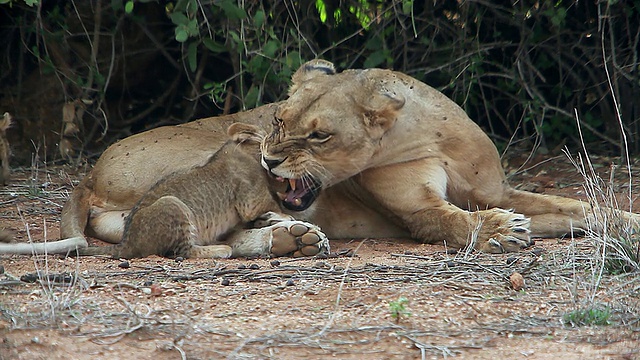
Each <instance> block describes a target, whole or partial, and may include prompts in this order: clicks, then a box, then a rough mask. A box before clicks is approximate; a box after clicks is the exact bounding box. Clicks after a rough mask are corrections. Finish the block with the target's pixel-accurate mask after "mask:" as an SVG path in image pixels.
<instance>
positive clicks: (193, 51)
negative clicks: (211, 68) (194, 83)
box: [187, 41, 198, 72]
mask: <svg viewBox="0 0 640 360" xmlns="http://www.w3.org/2000/svg"><path fill="white" fill-rule="evenodd" d="M187 62H188V63H189V70H191V72H195V71H196V70H197V69H198V43H196V42H195V41H194V42H192V43H191V44H189V47H188V48H187Z"/></svg>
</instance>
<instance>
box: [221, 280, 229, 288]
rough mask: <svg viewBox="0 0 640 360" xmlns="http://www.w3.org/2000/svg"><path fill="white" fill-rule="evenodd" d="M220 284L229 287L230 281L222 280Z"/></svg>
mask: <svg viewBox="0 0 640 360" xmlns="http://www.w3.org/2000/svg"><path fill="white" fill-rule="evenodd" d="M220 284H222V285H223V286H229V285H231V281H229V279H222V281H221V282H220Z"/></svg>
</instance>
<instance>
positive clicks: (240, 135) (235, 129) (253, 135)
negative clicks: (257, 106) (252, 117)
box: [227, 123, 266, 144]
mask: <svg viewBox="0 0 640 360" xmlns="http://www.w3.org/2000/svg"><path fill="white" fill-rule="evenodd" d="M227 135H229V137H230V138H231V140H233V141H235V142H236V143H238V144H241V143H245V142H250V143H260V142H261V141H262V139H263V138H264V137H265V135H266V134H265V132H264V131H263V130H262V129H260V128H259V127H257V126H255V125H250V124H245V123H234V124H231V125H230V126H229V128H228V129H227Z"/></svg>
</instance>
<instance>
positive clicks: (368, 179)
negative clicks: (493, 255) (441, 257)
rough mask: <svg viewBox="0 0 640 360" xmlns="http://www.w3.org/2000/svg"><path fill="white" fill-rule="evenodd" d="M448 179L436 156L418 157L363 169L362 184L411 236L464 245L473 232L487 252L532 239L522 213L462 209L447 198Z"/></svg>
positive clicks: (527, 243) (513, 248)
mask: <svg viewBox="0 0 640 360" xmlns="http://www.w3.org/2000/svg"><path fill="white" fill-rule="evenodd" d="M447 181H448V178H447V173H446V171H445V170H444V168H443V167H442V166H441V165H440V163H439V160H437V159H422V160H417V161H414V162H413V163H412V164H409V165H407V164H396V165H390V166H385V167H381V168H374V169H369V170H365V171H364V172H363V173H362V179H361V184H362V186H364V187H366V188H367V189H368V191H369V192H370V193H371V194H372V195H373V196H374V197H375V198H376V199H377V200H378V201H379V202H380V203H381V204H383V205H384V206H385V207H387V208H388V209H389V210H391V211H393V212H394V213H395V214H396V215H397V216H399V217H400V218H401V219H402V220H403V221H404V223H405V224H406V226H407V227H408V229H409V230H410V231H411V234H412V237H414V238H415V239H418V240H421V241H424V242H428V243H440V242H445V243H446V245H447V246H450V247H453V248H463V247H465V246H467V244H469V243H471V241H472V239H473V238H472V236H475V237H476V239H475V247H476V248H477V249H479V250H482V251H486V252H506V251H517V250H520V249H522V248H525V247H528V246H530V245H531V244H532V243H531V240H530V237H529V230H528V227H529V220H528V219H527V218H525V217H524V216H523V215H521V214H517V213H513V212H509V211H506V210H502V209H488V210H480V211H475V212H469V211H465V210H463V209H460V208H459V207H457V206H455V205H453V204H451V203H449V202H447V201H446V200H445V198H446V193H447V185H448V184H447ZM398 189H401V190H398Z"/></svg>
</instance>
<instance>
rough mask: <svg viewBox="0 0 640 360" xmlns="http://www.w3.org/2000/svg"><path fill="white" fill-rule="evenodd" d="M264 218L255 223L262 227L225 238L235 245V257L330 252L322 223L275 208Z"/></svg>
mask: <svg viewBox="0 0 640 360" xmlns="http://www.w3.org/2000/svg"><path fill="white" fill-rule="evenodd" d="M261 218H262V219H261V220H258V221H256V222H255V223H256V225H258V226H262V227H259V228H255V229H248V230H239V231H236V232H234V233H232V234H231V235H230V236H229V238H228V239H227V240H226V243H227V244H228V245H229V246H231V248H232V249H233V255H232V256H233V257H247V256H262V255H268V256H273V257H278V256H294V257H302V256H314V255H318V254H328V253H329V240H328V239H327V237H326V236H325V234H324V233H323V232H322V231H321V230H320V228H319V227H317V226H315V225H312V224H310V223H307V222H304V221H298V220H289V218H290V217H289V216H288V215H283V214H277V213H272V212H270V213H267V214H265V215H264V216H261ZM280 219H283V220H280Z"/></svg>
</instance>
